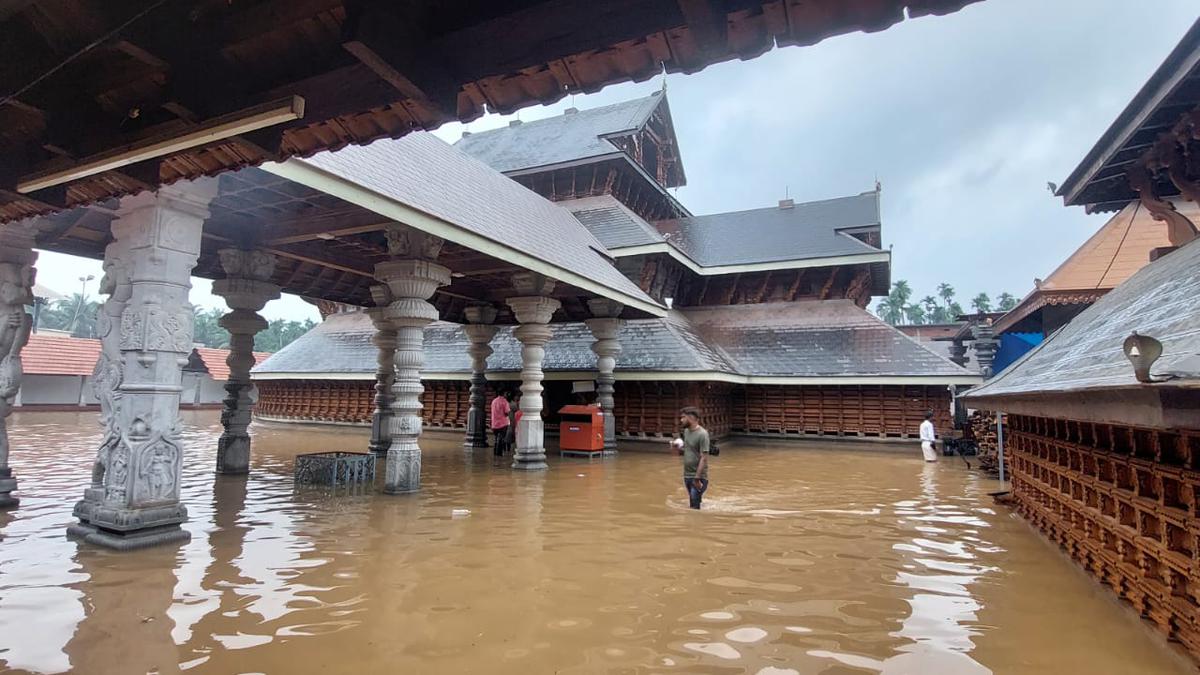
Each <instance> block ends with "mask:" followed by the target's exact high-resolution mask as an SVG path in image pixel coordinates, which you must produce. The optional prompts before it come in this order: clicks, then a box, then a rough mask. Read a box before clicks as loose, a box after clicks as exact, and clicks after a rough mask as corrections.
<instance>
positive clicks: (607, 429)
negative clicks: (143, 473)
mask: <svg viewBox="0 0 1200 675" xmlns="http://www.w3.org/2000/svg"><path fill="white" fill-rule="evenodd" d="M601 414H602V415H604V450H605V453H604V454H609V451H611V452H616V451H617V418H616V417H614V416H613V414H612V413H610V412H604V413H601Z"/></svg>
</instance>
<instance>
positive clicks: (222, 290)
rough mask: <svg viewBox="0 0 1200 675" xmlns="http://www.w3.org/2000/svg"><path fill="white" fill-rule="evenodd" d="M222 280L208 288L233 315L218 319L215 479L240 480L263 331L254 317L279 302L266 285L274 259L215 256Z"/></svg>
mask: <svg viewBox="0 0 1200 675" xmlns="http://www.w3.org/2000/svg"><path fill="white" fill-rule="evenodd" d="M219 254H220V256H221V267H223V268H224V269H225V274H226V277H225V278H224V279H219V280H217V281H214V282H213V294H214V295H219V296H221V297H222V298H224V299H225V304H227V305H229V308H230V309H231V310H233V311H231V312H229V313H228V314H226V315H225V316H223V317H221V321H220V324H221V327H222V328H224V329H225V330H227V331H229V357H228V358H227V359H226V360H225V363H227V364H228V365H229V380H228V381H227V382H226V383H225V392H226V396H225V401H224V409H223V410H222V412H221V424H222V425H224V427H225V431H224V433H222V434H221V440H220V441H218V442H217V473H221V474H232V475H238V474H244V473H248V472H249V471H250V434H249V433H247V431H246V429H247V428H248V427H249V426H250V415H251V413H252V412H253V407H254V399H253V398H252V397H251V395H250V394H251V391H252V390H253V389H254V383H252V382H251V381H250V369H251V368H253V367H254V336H255V335H257V334H258V332H259V331H261V330H263V329H264V328H266V327H267V320H266V319H264V318H262V317H261V316H259V315H258V312H259V311H260V310H262V308H263V307H264V306H265V305H266V304H267V303H268V302H270V301H271V300H275V299H276V298H278V297H279V287H278V286H276V285H275V284H272V283H270V281H269V280H270V278H271V275H272V274H274V273H275V256H273V255H271V254H269V253H265V252H263V251H246V250H239V249H232V248H227V249H224V250H222V251H220V252H219Z"/></svg>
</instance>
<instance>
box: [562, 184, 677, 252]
mask: <svg viewBox="0 0 1200 675" xmlns="http://www.w3.org/2000/svg"><path fill="white" fill-rule="evenodd" d="M556 203H557V204H558V205H559V206H561V207H563V208H564V209H566V210H568V211H570V212H571V213H572V214H574V215H575V219H576V220H578V221H579V222H581V223H583V226H584V227H586V228H587V229H588V231H589V232H591V233H592V234H593V235H595V237H596V238H597V239H599V240H600V242H601V243H602V244H604V246H605V247H606V248H609V249H618V248H624V247H628V246H642V245H645V244H659V243H662V242H663V241H664V239H663V236H662V234H660V233H659V231H658V230H656V229H654V226H653V225H651V224H650V223H648V222H646V221H645V220H644V219H643V218H642V217H641V216H639V215H638V214H636V213H634V212H633V211H631V210H630V209H629V208H628V207H626V206H625V205H624V204H622V203H621V201H620V200H618V199H617V198H616V197H613V196H612V195H599V196H596V197H583V198H581V199H570V200H567V201H561V202H556Z"/></svg>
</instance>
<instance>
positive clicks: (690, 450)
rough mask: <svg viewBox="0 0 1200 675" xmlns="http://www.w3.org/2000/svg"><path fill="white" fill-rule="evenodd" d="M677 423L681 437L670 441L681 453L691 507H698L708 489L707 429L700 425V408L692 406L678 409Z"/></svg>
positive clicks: (684, 479) (684, 482)
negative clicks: (680, 430)
mask: <svg viewBox="0 0 1200 675" xmlns="http://www.w3.org/2000/svg"><path fill="white" fill-rule="evenodd" d="M679 425H680V426H681V427H683V432H682V438H677V439H675V440H674V441H672V445H673V446H674V447H675V449H676V450H677V451H678V452H679V454H681V455H683V486H684V487H685V488H687V491H688V501H689V503H690V505H691V507H692V508H693V509H698V508H700V500H701V499H703V497H704V491H705V490H707V489H708V451H709V439H708V430H707V429H705V428H704V427H703V426H701V425H700V410H699V409H697V408H693V407H687V408H684V409H683V410H681V411H679Z"/></svg>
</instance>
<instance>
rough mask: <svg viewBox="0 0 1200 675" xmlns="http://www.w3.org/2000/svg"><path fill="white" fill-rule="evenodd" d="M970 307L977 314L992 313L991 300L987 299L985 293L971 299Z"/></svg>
mask: <svg viewBox="0 0 1200 675" xmlns="http://www.w3.org/2000/svg"><path fill="white" fill-rule="evenodd" d="M971 307H974V308H975V311H977V312H990V311H992V299H991V298H989V297H988V294H987V293H980V294H979V295H977V296H975V297H974V298H972V299H971Z"/></svg>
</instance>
